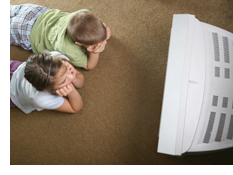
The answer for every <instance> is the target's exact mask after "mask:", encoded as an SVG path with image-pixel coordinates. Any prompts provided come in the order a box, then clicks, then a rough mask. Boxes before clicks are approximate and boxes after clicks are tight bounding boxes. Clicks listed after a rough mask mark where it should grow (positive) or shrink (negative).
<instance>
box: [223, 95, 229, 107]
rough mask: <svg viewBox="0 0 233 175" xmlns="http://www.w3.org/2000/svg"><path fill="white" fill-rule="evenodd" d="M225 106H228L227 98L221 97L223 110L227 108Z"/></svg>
mask: <svg viewBox="0 0 233 175" xmlns="http://www.w3.org/2000/svg"><path fill="white" fill-rule="evenodd" d="M227 105H228V98H227V97H223V101H222V107H223V108H227Z"/></svg>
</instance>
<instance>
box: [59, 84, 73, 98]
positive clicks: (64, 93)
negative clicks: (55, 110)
mask: <svg viewBox="0 0 233 175" xmlns="http://www.w3.org/2000/svg"><path fill="white" fill-rule="evenodd" d="M73 90H74V86H73V84H72V83H70V84H68V85H66V86H64V87H62V88H60V89H57V90H56V91H55V92H56V94H57V95H59V96H61V97H63V96H67V95H68V94H69V93H70V92H72V91H73Z"/></svg>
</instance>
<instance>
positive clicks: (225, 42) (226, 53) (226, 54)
mask: <svg viewBox="0 0 233 175" xmlns="http://www.w3.org/2000/svg"><path fill="white" fill-rule="evenodd" d="M222 39H223V48H224V60H225V63H229V62H230V59H229V57H230V56H229V45H228V38H227V37H225V36H223V37H222Z"/></svg>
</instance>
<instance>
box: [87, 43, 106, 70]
mask: <svg viewBox="0 0 233 175" xmlns="http://www.w3.org/2000/svg"><path fill="white" fill-rule="evenodd" d="M106 44H107V41H106V40H104V41H103V42H102V43H99V44H97V45H96V46H95V47H94V48H92V47H91V46H90V47H88V48H87V51H88V52H89V58H88V61H87V66H85V67H83V68H84V69H86V70H92V69H94V68H95V67H96V65H97V63H98V61H99V54H100V52H103V51H104V49H105V45H106Z"/></svg>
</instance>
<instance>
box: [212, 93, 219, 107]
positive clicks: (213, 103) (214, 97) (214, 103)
mask: <svg viewBox="0 0 233 175" xmlns="http://www.w3.org/2000/svg"><path fill="white" fill-rule="evenodd" d="M212 106H218V96H215V95H214V96H213V102H212Z"/></svg>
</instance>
